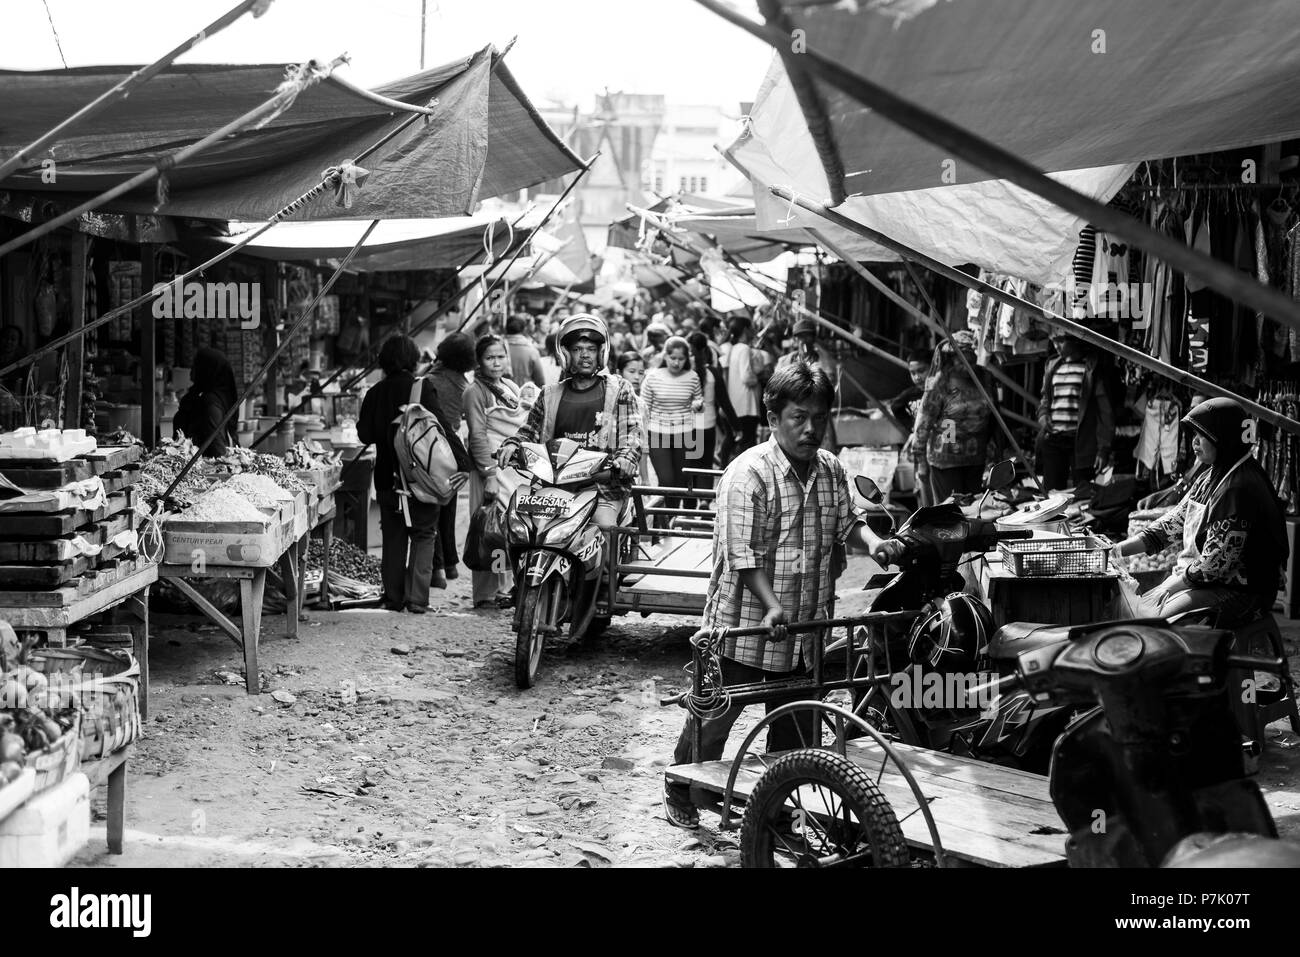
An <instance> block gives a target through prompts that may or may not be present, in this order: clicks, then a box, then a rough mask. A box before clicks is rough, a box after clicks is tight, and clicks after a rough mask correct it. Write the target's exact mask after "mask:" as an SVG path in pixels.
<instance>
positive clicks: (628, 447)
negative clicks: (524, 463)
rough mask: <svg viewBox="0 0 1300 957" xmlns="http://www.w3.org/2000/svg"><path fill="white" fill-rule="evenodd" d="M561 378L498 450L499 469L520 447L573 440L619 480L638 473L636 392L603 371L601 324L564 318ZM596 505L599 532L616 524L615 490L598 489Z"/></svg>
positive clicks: (621, 497) (622, 495)
mask: <svg viewBox="0 0 1300 957" xmlns="http://www.w3.org/2000/svg"><path fill="white" fill-rule="evenodd" d="M555 352H556V358H557V359H558V360H559V363H560V369H561V379H560V381H559V382H557V383H554V384H552V385H548V386H546V387H545V388H544V389H543V390H542V394H541V397H540V398H539V399H538V400H537V401H536V402H535V403H534V404H533V408H532V411H531V412H530V413H529V416H528V421H526V422H525V423H524V424H523V425H522V426H521V427H520V429H519V431H518V432H516V433H515V434H514V435H513V436H512V437H511V438H508V439H506V440H505V442H503V443H502V444H501V447H500V448H499V449H498V450H497V461H498V462H499V463H500V464H501V465H502V466H503V467H504V466H506V465H507V464H509V462H510V460H511V459H512V458H513V457H514V456H515V454H516V452H518V450H519V446H520V444H521V443H524V442H530V443H537V444H541V445H545V444H546V443H548V442H550V441H552V440H553V439H572V440H573V441H575V442H577V443H579V444H580V445H581V446H583V447H584V448H588V449H598V450H601V451H605V452H608V453H610V454H611V455H612V456H613V461H612V463H611V467H612V468H613V469H614V470H615V471H617V472H618V473H619V474H620V476H621V477H622V478H623V479H625V480H626V479H631V478H632V477H633V476H635V475H636V474H637V467H638V465H639V463H640V461H641V450H642V441H641V414H640V411H639V405H638V403H637V397H636V390H634V389H633V388H632V385H631V384H630V383H629V382H627V381H626V380H624V379H622V378H620V377H619V376H616V375H613V374H611V373H610V372H609V371H608V363H609V335H608V333H607V331H606V329H605V323H604V322H603V321H602V320H601V319H600V318H598V317H596V316H593V315H591V314H590V313H578V314H577V315H574V316H569V317H568V318H567V319H565V320H564V322H563V323H561V324H560V328H559V331H558V333H557V336H556V347H555ZM597 490H598V491H599V493H600V503H599V504H598V505H597V507H596V512H595V515H594V516H593V517H592V521H594V522H595V523H596V524H597V525H598V526H599V527H601V528H604V529H608V528H611V527H612V526H614V525H615V524H617V522H618V516H619V513H620V512H621V511H622V506H623V502H624V501H625V500H626V498H627V492H626V491H625V490H623V489H621V488H619V487H618V486H616V485H601V486H598V487H597Z"/></svg>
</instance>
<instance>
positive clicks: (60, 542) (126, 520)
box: [0, 512, 135, 564]
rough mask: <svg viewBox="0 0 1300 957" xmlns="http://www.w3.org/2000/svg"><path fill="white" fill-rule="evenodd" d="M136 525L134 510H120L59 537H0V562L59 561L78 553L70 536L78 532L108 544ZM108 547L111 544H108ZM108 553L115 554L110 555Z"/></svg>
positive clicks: (45, 562) (100, 542) (94, 541)
mask: <svg viewBox="0 0 1300 957" xmlns="http://www.w3.org/2000/svg"><path fill="white" fill-rule="evenodd" d="M133 528H135V513H134V512H122V513H120V514H117V515H114V516H112V517H110V518H106V519H104V520H102V521H99V522H92V523H91V524H90V525H86V526H84V527H82V528H79V529H77V530H76V531H75V532H73V533H71V534H69V535H65V536H63V537H60V538H49V539H44V540H40V541H29V542H4V541H0V564H15V563H33V562H34V563H42V564H48V563H52V562H61V561H65V560H67V559H70V558H75V557H76V555H77V550H76V546H75V545H73V541H72V540H73V537H74V536H80V537H81V538H84V539H85V540H86V541H87V542H89V543H90V544H91V545H102V546H108V543H109V542H111V541H112V540H113V539H114V538H116V537H117V536H118V535H119V534H121V533H122V532H125V531H129V530H130V529H133ZM108 547H111V546H108ZM108 557H110V558H111V557H115V556H113V555H110V556H108Z"/></svg>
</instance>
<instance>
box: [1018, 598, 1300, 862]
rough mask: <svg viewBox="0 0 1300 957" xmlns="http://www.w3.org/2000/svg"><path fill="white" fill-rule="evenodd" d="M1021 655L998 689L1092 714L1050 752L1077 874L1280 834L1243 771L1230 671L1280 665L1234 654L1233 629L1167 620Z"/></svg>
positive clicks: (1067, 636) (1077, 632)
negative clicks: (1206, 842)
mask: <svg viewBox="0 0 1300 957" xmlns="http://www.w3.org/2000/svg"><path fill="white" fill-rule="evenodd" d="M1057 631H1058V632H1059V633H1058V634H1056V635H1051V636H1047V635H1044V636H1042V638H1043V639H1044V640H1043V642H1042V643H1041V644H1040V645H1039V646H1037V647H1033V648H1029V649H1026V650H1024V651H1022V652H1021V653H1020V654H1019V655H1017V656H1016V660H1015V671H1014V673H1013V674H1011V675H1008V676H1006V677H1003V678H1001V679H999V680H998V681H997V683H996V684H997V689H998V690H999V691H1000V692H1002V693H1008V692H1009V693H1013V694H1027V695H1029V696H1030V697H1032V698H1033V700H1034V702H1035V703H1037V704H1041V705H1048V706H1052V707H1057V708H1061V709H1072V708H1077V707H1080V706H1083V707H1089V706H1090V707H1089V710H1087V711H1086V712H1085V713H1084V714H1082V716H1080V717H1079V718H1077V719H1076V720H1074V721H1073V722H1071V723H1070V725H1069V726H1068V727H1067V728H1066V729H1065V731H1064V733H1063V734H1062V735H1061V736H1060V737H1059V738H1058V739H1057V741H1056V744H1055V747H1054V748H1053V751H1052V761H1051V771H1050V793H1051V796H1052V801H1053V803H1054V804H1055V805H1056V809H1057V812H1058V813H1059V814H1060V815H1061V820H1062V821H1063V822H1064V823H1065V825H1066V828H1067V829H1068V831H1069V834H1070V836H1069V838H1068V840H1067V842H1066V856H1067V859H1068V862H1069V864H1070V866H1071V867H1158V866H1160V865H1161V864H1162V862H1164V861H1165V860H1166V857H1167V856H1168V855H1169V852H1170V851H1171V849H1173V848H1174V846H1175V845H1176V844H1178V842H1179V841H1181V840H1182V839H1184V838H1187V837H1189V836H1190V835H1193V834H1200V833H1211V834H1226V833H1236V834H1255V835H1262V836H1264V837H1269V838H1275V837H1277V828H1276V826H1275V825H1274V822H1273V818H1272V815H1271V814H1270V813H1269V810H1268V806H1267V804H1266V803H1265V801H1264V797H1263V795H1262V794H1261V792H1260V790H1259V787H1258V785H1256V784H1255V782H1254V781H1252V780H1250V779H1249V778H1248V777H1247V776H1246V775H1247V771H1246V766H1245V761H1244V759H1243V752H1242V748H1241V734H1240V729H1239V727H1238V723H1237V719H1236V716H1235V715H1234V713H1233V707H1232V697H1233V695H1234V694H1235V691H1236V687H1237V685H1236V681H1235V679H1234V673H1237V672H1240V671H1241V670H1248V671H1255V670H1258V671H1278V670H1280V669H1281V668H1282V667H1283V666H1284V665H1285V660H1284V659H1281V658H1276V659H1274V658H1260V657H1254V656H1248V655H1235V654H1232V653H1231V649H1232V647H1233V642H1234V640H1235V637H1234V635H1233V633H1232V632H1231V631H1228V630H1224V629H1216V628H1205V627H1200V626H1185V625H1179V626H1177V627H1175V626H1172V625H1170V623H1169V622H1167V621H1164V620H1161V619H1150V620H1136V621H1118V622H1107V623H1105V624H1099V625H1097V624H1093V625H1084V626H1080V627H1074V628H1063V629H1057Z"/></svg>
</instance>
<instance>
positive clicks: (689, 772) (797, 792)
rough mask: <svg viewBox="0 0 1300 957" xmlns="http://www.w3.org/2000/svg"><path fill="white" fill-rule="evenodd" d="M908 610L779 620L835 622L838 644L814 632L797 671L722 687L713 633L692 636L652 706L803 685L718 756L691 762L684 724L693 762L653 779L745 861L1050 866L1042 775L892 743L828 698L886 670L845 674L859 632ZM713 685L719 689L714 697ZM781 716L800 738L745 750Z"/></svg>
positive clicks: (858, 648) (747, 696) (861, 647)
mask: <svg viewBox="0 0 1300 957" xmlns="http://www.w3.org/2000/svg"><path fill="white" fill-rule="evenodd" d="M916 614H917V613H916V612H914V611H904V612H892V613H869V614H864V615H860V616H855V617H850V618H837V619H832V620H829V621H826V620H823V621H816V622H801V623H797V624H793V625H790V626H789V628H790V631H791V632H792V633H795V634H800V633H805V632H809V631H823V630H830V631H831V632H833V631H835V630H838V629H844V630H845V631H847V637H848V640H847V641H845V642H842V643H840V644H841V648H842V655H841V654H840V653H839V652H836V653H835V654H833V655H831V656H830V659H829V660H828V659H827V657H826V655H825V654H824V652H823V650H822V649H823V645H824V643H825V642H823V641H820V640H819V641H814V642H812V647H813V655H812V657H813V661H812V663H811V669H810V672H809V674H808V676H807V677H806V678H799V679H790V680H786V681H772V682H764V683H758V684H742V685H732V686H728V687H726V688H725V689H722V688H719V687H717V686H716V685H714V686H711V685H710V680H709V675H710V673H711V670H710V666H711V664H712V663H713V662H712V659H713V656H714V655H715V654H716V648H717V647H718V644H719V642H720V640H721V639H722V637H724V635H723V633H721V632H720V633H718V634H714V635H707V636H705V635H701V636H697V637H696V639H694V640H693V642H692V644H693V651H694V654H693V658H694V661H693V681H692V689H691V691H690V692H687V693H685V694H679V695H674V696H672V697H670V698H666V699H664V701H663V703H664V704H676V705H680V706H683V707H686V708H688V709H692V710H699V708H698V705H699V704H700V703H701V702H706V703H708V704H709V705H711V706H712V707H713V708H714V709H715V710H716V709H724V710H725V708H726V707H733V706H736V705H747V704H761V703H767V702H770V701H774V700H783V699H784V700H787V701H788V700H789V698H790V697H791V696H792V695H793V696H804V695H806V700H799V701H794V702H791V703H788V704H784V705H782V706H781V707H779V708H775V709H773V710H772V711H770V712H769V713H767V714H766V715H765V716H764V717H763V718H762V719H761V720H760V721H759V722H758V724H757V725H755V727H754V728H753V729H752V730H751V731H750V732H749V734H748V735H747V736H746V737H745V738H744V740H743V741H742V742H741V744H740V746H739V748H738V750H737V752H736V754H735V755H734V756H733V757H731V758H730V759H724V760H710V761H704V760H700V748H701V742H700V733H699V722H698V721H697V722H695V735H694V741H693V760H692V761H691V763H688V764H680V765H676V766H673V767H670V768H668V769H667V770H666V771H665V772H664V773H665V779H666V781H668V782H672V783H676V784H681V785H686V786H687V787H688V788H689V790H690V794H691V799H692V802H693V803H694V804H695V805H696V806H697V807H699V808H701V809H705V810H710V811H716V812H717V813H718V814H719V815H720V818H721V828H722V829H723V830H731V829H737V828H739V829H740V830H741V847H742V855H743V857H744V860H745V863H746V865H747V866H870V865H872V864H874V865H877V866H908V865H909V864H917V863H920V864H922V865H932V866H938V867H954V866H983V867H1042V866H1064V864H1065V834H1064V831H1063V829H1062V828H1061V821H1060V818H1059V816H1058V815H1057V813H1056V809H1055V806H1054V805H1053V803H1052V801H1051V797H1050V795H1049V793H1048V782H1047V779H1046V778H1044V777H1042V776H1041V775H1036V774H1030V773H1028V772H1025V771H1019V770H1015V769H1012V768H1006V767H1000V766H997V765H993V764H989V763H987V762H982V761H977V760H975V759H972V758H966V757H960V756H956V755H952V754H946V753H941V752H937V751H931V750H927V749H925V748H918V747H911V746H908V745H905V744H901V743H899V742H897V741H894V740H892V739H891V738H889V737H887V736H886V735H884V734H882V733H881V732H880V731H879V730H877V728H876V727H875V726H874V725H873V723H872V722H870V721H868V720H867V719H866V718H864V717H863V716H861V715H859V714H855V713H854V711H853V710H851V707H849V706H846V704H847V703H839V702H837V701H836V700H835V698H836V697H837V696H841V697H842V696H844V695H846V694H847V695H850V696H851V695H853V693H855V692H862V693H865V692H869V691H870V690H871V689H872V688H874V687H876V686H877V685H880V684H882V683H884V682H887V681H889V679H890V676H889V675H876V674H875V673H874V672H873V671H872V669H871V667H870V666H869V665H868V667H867V669H866V673H865V676H855V675H856V672H857V670H858V669H857V668H856V665H857V663H858V661H859V660H860V659H861V658H862V657H863V656H864V655H868V652H867V649H868V648H869V647H870V641H869V639H868V635H869V632H870V631H871V629H873V628H876V627H879V626H882V625H885V624H887V623H889V622H891V621H895V622H896V621H909V620H911V619H913V618H914V617H915V615H916ZM763 633H765V629H761V628H750V629H733V630H731V631H730V632H729V634H730V635H732V636H736V637H739V636H743V635H758V634H763ZM828 637H829V635H828ZM867 661H868V662H870V657H869V655H868V656H867ZM713 674H715V675H716V672H713ZM719 693H721V694H723V695H725V698H723V699H722V700H719ZM693 706H695V707H693ZM800 718H802V721H800V720H799V719H800ZM782 719H795V726H796V728H798V730H799V738H800V744H801V745H802V747H801V748H799V749H796V750H793V751H786V752H777V753H762V752H760V751H758V750H756V749H755V748H754V743H755V741H757V740H758V737H759V735H760V734H762V733H763V732H764V731H767V730H768V729H769V728H770V727H771V725H772V724H773V722H775V721H779V720H782ZM805 729H810V730H805Z"/></svg>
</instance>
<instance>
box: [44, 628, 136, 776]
mask: <svg viewBox="0 0 1300 957" xmlns="http://www.w3.org/2000/svg"><path fill="white" fill-rule="evenodd" d="M29 664H30V665H31V667H33V668H36V669H37V670H39V671H41V672H42V673H44V674H46V675H49V674H54V673H56V672H57V673H61V674H63V675H64V676H65V678H64V682H65V683H64V684H62V685H61V686H60V690H61V691H67V692H70V693H71V694H72V695H73V697H74V698H75V699H76V702H77V707H78V708H79V709H80V710H81V712H82V714H81V759H82V760H83V761H97V760H99V759H100V758H103V757H107V756H108V755H110V754H112V753H113V752H114V751H119V750H121V749H122V748H124V747H126V746H127V745H128V744H130V743H131V742H132V741H134V740H135V739H136V738H138V737H139V736H140V665H139V663H138V662H137V661H136V660H135V656H133V655H132V654H131V653H130V652H129V651H124V650H112V651H109V650H105V649H100V648H40V649H37V650H36V651H33V652H32V654H31V660H30V662H29ZM78 665H79V667H78Z"/></svg>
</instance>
